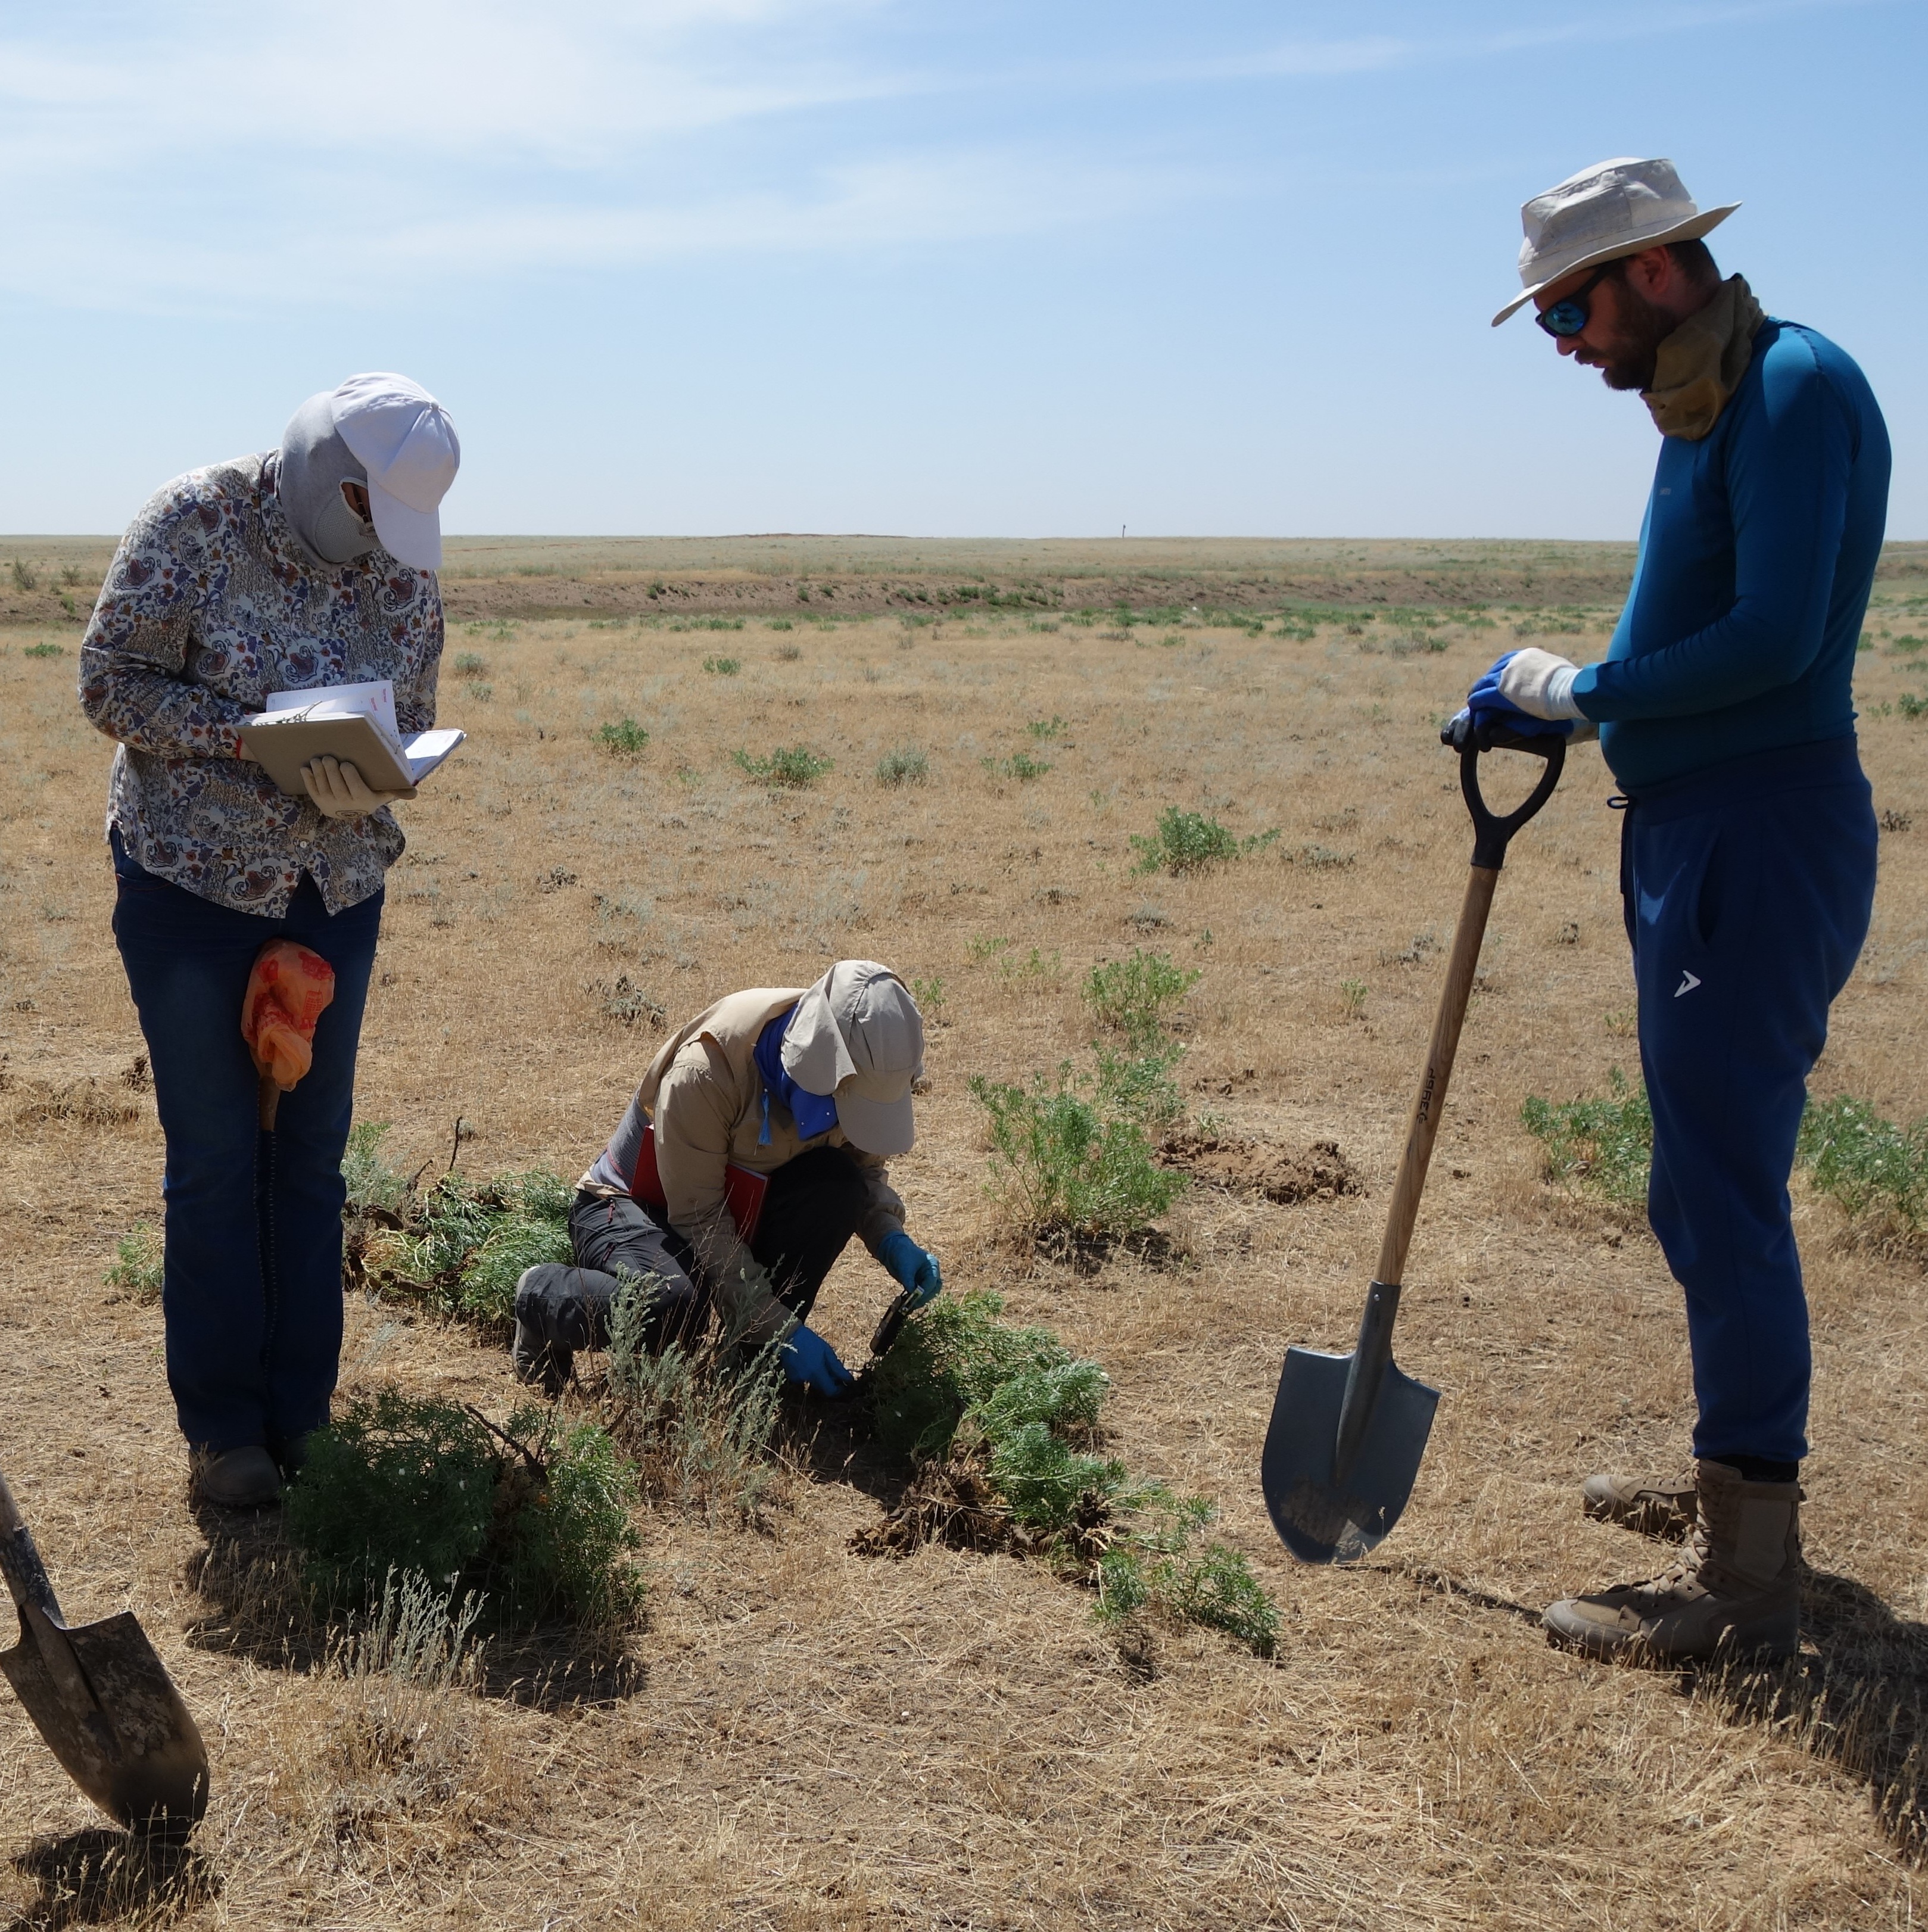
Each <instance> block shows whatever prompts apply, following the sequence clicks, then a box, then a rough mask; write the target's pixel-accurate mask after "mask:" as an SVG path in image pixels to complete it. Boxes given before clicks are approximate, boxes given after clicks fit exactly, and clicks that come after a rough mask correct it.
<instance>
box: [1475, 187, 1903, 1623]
mask: <svg viewBox="0 0 1928 1932" xmlns="http://www.w3.org/2000/svg"><path fill="white" fill-rule="evenodd" d="M1735 205H1737V204H1730V205H1727V206H1725V207H1721V208H1713V209H1711V210H1710V211H1707V212H1704V213H1703V212H1702V211H1701V210H1700V209H1698V208H1697V207H1696V206H1695V204H1694V202H1693V201H1692V199H1690V198H1689V196H1688V194H1687V192H1686V189H1685V188H1684V187H1683V186H1682V185H1681V183H1680V178H1679V176H1678V175H1677V174H1676V173H1675V172H1674V167H1673V164H1672V163H1671V162H1668V161H1664V160H1614V161H1604V162H1602V163H1599V165H1598V166H1594V167H1590V168H1588V169H1584V171H1583V172H1581V173H1579V174H1577V175H1573V176H1572V177H1571V178H1569V179H1568V180H1566V181H1562V182H1561V183H1560V185H1559V186H1558V187H1555V188H1552V189H1551V190H1548V192H1547V193H1545V194H1542V195H1539V196H1536V197H1535V198H1534V199H1533V200H1531V201H1530V202H1527V204H1526V206H1525V208H1524V210H1523V211H1522V212H1523V215H1524V225H1525V229H1526V241H1525V243H1524V246H1523V247H1522V248H1521V251H1520V279H1521V282H1522V283H1523V284H1524V287H1525V293H1524V294H1523V295H1521V296H1517V297H1515V299H1514V300H1512V302H1509V303H1508V304H1507V305H1506V307H1505V308H1503V309H1502V310H1501V311H1500V313H1499V314H1497V316H1495V317H1494V318H1493V320H1494V326H1495V327H1497V326H1498V325H1499V324H1500V323H1502V322H1503V321H1505V320H1506V318H1507V317H1509V315H1511V314H1512V313H1513V311H1515V309H1517V308H1521V307H1522V306H1523V305H1524V304H1526V303H1527V302H1532V303H1533V305H1534V306H1535V308H1536V309H1537V310H1538V311H1539V318H1538V319H1539V326H1540V327H1541V329H1542V330H1543V331H1544V332H1545V333H1546V334H1547V335H1549V336H1551V338H1553V340H1554V344H1555V346H1556V347H1557V348H1558V350H1559V351H1560V354H1561V355H1563V356H1572V358H1573V359H1574V360H1575V362H1578V363H1580V364H1581V365H1584V367H1586V368H1596V369H1598V370H1599V371H1600V373H1601V375H1602V378H1603V379H1604V380H1605V383H1606V384H1607V386H1608V388H1609V389H1633V390H1637V391H1638V392H1639V394H1640V397H1641V401H1644V403H1645V404H1646V405H1647V409H1648V410H1649V411H1650V413H1651V414H1652V416H1653V421H1654V424H1655V426H1656V428H1658V429H1659V431H1660V433H1661V444H1660V460H1659V469H1658V471H1657V472H1656V475H1655V478H1654V481H1653V493H1652V494H1651V496H1650V497H1649V498H1648V500H1647V515H1646V519H1645V520H1644V523H1643V524H1642V526H1641V536H1640V557H1639V562H1638V566H1637V567H1636V568H1635V572H1634V578H1633V585H1632V589H1631V591H1630V592H1629V594H1628V597H1627V601H1626V608H1625V609H1624V610H1623V611H1622V612H1621V613H1620V622H1619V624H1618V625H1617V627H1616V628H1615V630H1614V637H1613V642H1612V643H1611V646H1609V647H1608V652H1607V655H1606V657H1605V660H1604V661H1602V662H1600V663H1598V664H1588V665H1587V666H1585V667H1584V668H1582V667H1581V666H1578V665H1576V664H1570V663H1569V662H1568V661H1566V659H1565V658H1560V657H1556V656H1554V655H1553V654H1552V653H1551V652H1547V651H1542V650H1533V649H1529V650H1521V651H1513V652H1509V653H1507V655H1506V656H1504V657H1503V658H1500V660H1499V661H1497V663H1496V664H1494V665H1493V666H1492V667H1491V669H1490V670H1488V671H1487V672H1486V673H1485V675H1484V676H1482V678H1481V679H1479V682H1477V683H1476V685H1474V686H1473V691H1472V694H1471V695H1470V698H1469V700H1468V702H1469V703H1470V707H1471V709H1472V710H1473V714H1474V716H1475V718H1476V721H1477V720H1479V719H1482V718H1501V719H1504V720H1505V721H1507V722H1508V723H1509V724H1512V726H1513V727H1514V728H1515V729H1519V728H1522V727H1524V728H1527V729H1533V728H1538V729H1542V730H1547V729H1552V730H1563V731H1567V732H1572V731H1573V730H1575V724H1576V722H1577V723H1579V724H1582V725H1583V726H1584V728H1585V729H1586V730H1588V731H1590V730H1592V728H1593V727H1594V726H1595V725H1597V726H1598V727H1599V738H1600V748H1601V750H1602V752H1603V753H1604V754H1605V757H1606V760H1607V763H1608V766H1610V767H1611V769H1612V772H1613V774H1614V777H1615V778H1617V780H1618V781H1620V786H1621V787H1622V789H1623V791H1624V792H1625V793H1626V798H1625V801H1624V802H1625V807H1626V816H1625V817H1624V819H1623V820H1622V823H1621V838H1620V853H1621V859H1620V889H1621V892H1622V895H1623V902H1624V907H1625V912H1626V927H1627V933H1628V936H1629V938H1630V940H1631V941H1632V946H1633V961H1634V977H1635V983H1636V985H1637V987H1638V992H1639V998H1640V1055H1641V1066H1642V1067H1643V1069H1644V1072H1645V1074H1646V1078H1647V1094H1648V1097H1649V1099H1650V1101H1651V1103H1652V1105H1653V1177H1652V1180H1651V1182H1650V1187H1649V1190H1648V1196H1647V1212H1648V1216H1649V1218H1650V1220H1651V1222H1652V1223H1653V1232H1654V1233H1655V1234H1656V1236H1658V1238H1659V1241H1660V1245H1661V1247H1662V1250H1663V1251H1664V1252H1665V1255H1666V1256H1667V1262H1668V1267H1669V1268H1671V1270H1672V1271H1673V1274H1674V1279H1675V1280H1677V1281H1678V1282H1679V1283H1680V1286H1681V1287H1682V1288H1683V1290H1684V1291H1685V1292H1686V1305H1687V1330H1688V1336H1689V1342H1690V1344H1691V1346H1692V1353H1693V1368H1694V1393H1695V1400H1696V1402H1697V1403H1698V1410H1699V1415H1698V1421H1697V1423H1696V1424H1695V1430H1694V1437H1693V1454H1694V1456H1695V1459H1696V1460H1695V1465H1694V1467H1693V1469H1692V1471H1691V1472H1689V1473H1688V1474H1687V1475H1685V1476H1683V1477H1682V1478H1678V1479H1677V1480H1675V1481H1672V1482H1664V1481H1650V1480H1648V1479H1646V1478H1638V1477H1626V1476H1610V1475H1596V1476H1593V1477H1590V1478H1588V1479H1587V1484H1586V1486H1585V1491H1584V1496H1585V1502H1586V1507H1587V1511H1588V1513H1589V1514H1592V1515H1593V1516H1596V1517H1604V1518H1606V1519H1608V1520H1612V1521H1616V1522H1620V1523H1625V1524H1626V1525H1627V1526H1629V1527H1631V1528H1635V1529H1643V1530H1646V1531H1648V1532H1658V1533H1660V1534H1663V1535H1664V1534H1668V1533H1670V1532H1671V1533H1672V1534H1674V1535H1679V1534H1681V1533H1683V1532H1684V1533H1685V1534H1686V1538H1687V1541H1686V1548H1685V1550H1684V1551H1683V1553H1682V1555H1681V1556H1680V1559H1679V1560H1678V1561H1677V1562H1675V1563H1674V1565H1672V1566H1671V1568H1668V1569H1667V1570H1665V1571H1663V1572H1662V1574H1660V1575H1659V1576H1657V1577H1653V1578H1652V1579H1651V1580H1648V1581H1646V1582H1644V1583H1629V1584H1623V1585H1620V1586H1617V1587H1616V1588H1614V1589H1609V1590H1604V1591H1602V1592H1599V1593H1598V1594H1597V1595H1591V1596H1584V1597H1574V1598H1567V1599H1566V1600H1564V1601H1561V1602H1559V1603H1557V1604H1554V1605H1553V1606H1552V1607H1551V1608H1550V1609H1549V1610H1548V1611H1547V1613H1546V1619H1545V1621H1546V1625H1547V1628H1548V1630H1549V1631H1551V1633H1552V1634H1553V1636H1554V1638H1555V1639H1556V1640H1557V1641H1559V1642H1561V1643H1566V1644H1569V1645H1571V1646H1574V1647H1575V1648H1577V1649H1581V1650H1582V1651H1584V1652H1587V1654H1589V1655H1593V1656H1597V1657H1612V1656H1615V1655H1621V1654H1626V1653H1631V1654H1634V1655H1639V1656H1641V1657H1644V1658H1649V1659H1652V1660H1653V1661H1674V1660H1677V1659H1682V1658H1703V1657H1708V1656H1711V1655H1714V1654H1715V1653H1716V1652H1720V1653H1721V1654H1722V1655H1736V1656H1738V1655H1753V1656H1759V1657H1769V1658H1772V1657H1785V1656H1787V1655H1790V1654H1791V1653H1792V1652H1793V1651H1794V1649H1795V1647H1796V1645H1797V1641H1798V1639H1799V1635H1800V1567H1801V1565H1800V1494H1801V1493H1800V1484H1799V1481H1798V1478H1799V1474H1800V1460H1801V1458H1802V1457H1803V1456H1804V1455H1805V1454H1806V1453H1807V1438H1806V1433H1805V1427H1806V1420H1807V1403H1808V1385H1809V1373H1810V1366H1811V1361H1810V1356H1809V1347H1808V1328H1807V1302H1806V1295H1805V1294H1804V1292H1803V1288H1802V1284H1801V1272H1800V1256H1799V1255H1798V1254H1797V1252H1796V1250H1795V1247H1794V1232H1793V1229H1792V1227H1791V1224H1790V1221H1789V1216H1788V1191H1787V1184H1788V1173H1789V1172H1790V1170H1791V1168H1792V1166H1793V1163H1794V1138H1795V1135H1796V1133H1797V1130H1798V1128H1799V1127H1800V1118H1801V1112H1802V1109H1803V1107H1804V1106H1806V1097H1807V1088H1806V1079H1807V1075H1808V1072H1809V1069H1810V1068H1811V1067H1812V1066H1813V1064H1814V1063H1815V1059H1816V1058H1818V1055H1819V1054H1820V1052H1821V1048H1822V1046H1823V1045H1824V1043H1825V1042H1826V1040H1827V1011H1828V1007H1829V1006H1830V1003H1831V1002H1832V1001H1833V998H1834V997H1835V995H1836V994H1837V993H1839V992H1840V990H1841V989H1842V986H1843V985H1845V983H1846V981H1847V978H1848V974H1849V972H1850V971H1851V970H1852V968H1853V966H1854V961H1855V959H1856V956H1857V955H1858V953H1860V948H1861V942H1862V941H1863V938H1865V937H1866V933H1867V929H1868V918H1869V910H1870V909H1871V907H1872V903H1873V898H1874V889H1875V818H1874V811H1873V807H1872V802H1871V799H1870V794H1869V787H1868V781H1867V780H1866V778H1864V777H1863V775H1862V773H1861V767H1860V760H1859V758H1858V757H1857V754H1856V750H1855V742H1854V706H1853V703H1852V701H1851V689H1850V687H1851V682H1852V677H1853V671H1854V651H1855V646H1856V644H1857V640H1858V639H1859V637H1860V628H1861V620H1862V618H1863V615H1864V614H1865V613H1866V609H1867V603H1868V593H1869V589H1870V587H1871V586H1872V583H1873V581H1874V574H1875V562H1876V561H1877V559H1878V557H1879V555H1880V552H1881V532H1882V526H1883V524H1884V520H1885V518H1886V515H1887V486H1888V440H1887V430H1886V428H1885V427H1884V425H1883V423H1882V422H1881V411H1880V410H1879V409H1878V407H1876V406H1875V399H1874V396H1873V395H1872V392H1870V391H1869V387H1868V384H1867V381H1866V378H1865V377H1863V375H1862V374H1861V372H1860V369H1859V368H1857V367H1856V366H1855V365H1854V362H1852V361H1851V359H1849V358H1848V356H1845V354H1843V353H1842V351H1841V350H1839V349H1838V348H1836V347H1835V345H1834V344H1833V343H1832V342H1830V341H1828V340H1827V338H1826V337H1824V336H1823V335H1818V334H1817V333H1816V332H1815V331H1814V330H1812V329H1807V328H1804V327H1803V326H1800V324H1798V323H1791V322H1783V321H1780V320H1776V319H1775V318H1773V317H1770V316H1767V315H1766V314H1764V313H1763V312H1762V311H1761V305H1760V304H1759V303H1758V302H1756V301H1755V299H1754V296H1753V293H1752V291H1751V290H1749V287H1748V286H1747V284H1746V282H1744V281H1742V279H1741V278H1740V277H1739V276H1738V275H1734V276H1730V277H1729V278H1728V279H1727V280H1725V281H1722V279H1721V277H1720V274H1719V270H1718V269H1716V267H1715V266H1714V263H1713V257H1712V256H1711V255H1710V254H1709V253H1708V251H1707V245H1706V244H1705V242H1704V241H1703V240H1702V239H1701V237H1702V236H1705V235H1706V234H1707V233H1708V232H1709V231H1710V229H1713V227H1715V226H1716V225H1717V224H1718V223H1720V222H1722V221H1723V220H1725V219H1726V218H1727V217H1728V215H1729V214H1732V213H1733V211H1734V206H1735ZM1614 802H1616V803H1619V802H1621V801H1619V800H1615V801H1614Z"/></svg>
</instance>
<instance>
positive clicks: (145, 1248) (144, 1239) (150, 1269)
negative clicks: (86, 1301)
mask: <svg viewBox="0 0 1928 1932" xmlns="http://www.w3.org/2000/svg"><path fill="white" fill-rule="evenodd" d="M163 1253H164V1244H163V1241H162V1238H161V1230H160V1229H158V1228H157V1227H155V1226H154V1225H153V1223H152V1222H149V1221H137V1222H136V1223H134V1226H133V1227H132V1228H131V1229H129V1231H128V1232H127V1233H126V1234H125V1235H122V1237H121V1238H120V1239H119V1241H116V1243H115V1244H114V1260H113V1265H112V1266H111V1267H110V1268H109V1269H108V1270H107V1273H106V1274H104V1275H103V1276H102V1277H101V1280H102V1281H104V1283H106V1284H107V1286H108V1287H110V1288H117V1289H119V1290H120V1292H122V1294H123V1295H125V1296H126V1297H127V1298H128V1300H129V1301H140V1302H155V1301H159V1300H160V1299H161V1279H162V1256H163Z"/></svg>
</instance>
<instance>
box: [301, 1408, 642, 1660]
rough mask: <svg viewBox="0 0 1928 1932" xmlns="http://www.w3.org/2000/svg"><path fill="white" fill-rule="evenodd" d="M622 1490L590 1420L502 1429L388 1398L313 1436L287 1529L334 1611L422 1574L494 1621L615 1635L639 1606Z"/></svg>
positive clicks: (541, 1418)
mask: <svg viewBox="0 0 1928 1932" xmlns="http://www.w3.org/2000/svg"><path fill="white" fill-rule="evenodd" d="M505 1438H506V1439H505ZM632 1481H633V1472H632V1471H631V1469H629V1465H628V1464H627V1463H625V1462H624V1461H623V1460H622V1458H621V1457H620V1456H619V1455H618V1454H617V1451H616V1448H615V1446H614V1444H613V1443H612V1442H611V1440H610V1439H609V1437H608V1435H607V1433H605V1431H604V1430H602V1429H601V1428H600V1427H598V1426H597V1425H596V1424H594V1423H591V1422H581V1423H578V1424H575V1425H574V1426H573V1427H569V1428H560V1427H557V1425H556V1424H555V1423H554V1420H553V1418H550V1417H549V1416H548V1415H547V1414H546V1412H544V1411H542V1410H541V1409H534V1408H530V1409H522V1410H520V1411H518V1412H517V1413H516V1414H515V1415H513V1416H512V1417H511V1418H509V1424H508V1426H507V1427H506V1430H503V1431H501V1432H500V1433H497V1432H494V1431H492V1430H491V1429H490V1428H488V1427H486V1426H485V1424H483V1423H482V1421H481V1420H480V1419H479V1418H478V1417H477V1416H476V1415H473V1413H471V1412H470V1411H468V1410H467V1409H462V1408H460V1407H458V1406H456V1405H455V1403H448V1402H443V1401H440V1400H437V1399H435V1398H434V1397H417V1396H408V1395H404V1394H403V1393H402V1392H401V1391H400V1390H398V1389H395V1388H384V1389H382V1390H380V1391H377V1392H376V1393H375V1394H374V1395H373V1396H368V1397H358V1398H357V1399H356V1400H354V1401H353V1402H352V1403H350V1404H349V1406H348V1407H347V1409H346V1410H345V1411H344V1413H343V1414H342V1415H340V1416H338V1418H336V1419H335V1421H333V1422H332V1423H331V1424H329V1426H328V1427H326V1428H323V1429H320V1430H316V1431H315V1433H314V1434H313V1435H312V1436H311V1437H310V1438H309V1439H308V1454H307V1458H306V1460H305V1462H304V1463H303V1465H302V1468H301V1469H300V1471H299V1472H298V1473H297V1474H296V1475H295V1476H294V1477H293V1478H292V1479H291V1480H290V1482H289V1484H288V1486H287V1490H286V1491H285V1493H284V1494H285V1501H284V1522H285V1523H286V1525H287V1532H288V1536H289V1538H290V1541H292V1542H293V1544H295V1546H296V1547H297V1548H298V1549H299V1550H301V1552H302V1556H303V1560H304V1565H305V1568H306V1571H307V1573H308V1578H309V1580H310V1582H311V1583H312V1584H313V1585H314V1587H315V1588H316V1589H317V1591H319V1592H320V1594H321V1595H322V1596H323V1598H324V1599H325V1600H326V1601H327V1602H328V1603H329V1604H332V1605H336V1606H340V1605H352V1604H369V1603H372V1602H373V1601H374V1600H375V1597H376V1592H377V1591H378V1590H379V1591H381V1592H383V1594H385V1595H386V1593H387V1592H388V1591H389V1589H391V1588H392V1587H394V1586H393V1583H392V1580H393V1579H395V1578H397V1577H400V1578H402V1579H407V1578H410V1577H421V1578H424V1579H425V1580H427V1582H428V1585H429V1586H431V1588H433V1589H437V1590H440V1591H441V1592H444V1593H445V1594H446V1600H447V1601H451V1602H452V1600H453V1592H454V1591H455V1589H456V1588H457V1587H458V1586H460V1587H463V1588H465V1589H473V1590H474V1591H475V1592H476V1593H477V1595H478V1596H479V1597H485V1598H486V1601H487V1603H488V1606H489V1607H490V1611H491V1616H492V1617H493V1619H494V1620H495V1621H497V1622H512V1623H515V1624H518V1625H521V1626H524V1627H525V1628H526V1627H528V1626H530V1625H534V1624H536V1623H537V1622H540V1621H542V1619H545V1618H546V1617H551V1616H569V1617H572V1618H573V1619H575V1620H577V1621H578V1622H582V1623H585V1624H590V1625H616V1624H620V1623H621V1622H623V1621H624V1620H625V1619H627V1618H628V1617H629V1616H632V1615H633V1614H634V1613H635V1610H636V1609H637V1608H638V1607H639V1605H640V1604H641V1598H642V1585H641V1579H640V1577H638V1575H637V1574H636V1572H635V1566H634V1565H633V1564H632V1562H630V1560H629V1552H630V1551H631V1550H633V1549H635V1547H636V1546H637V1538H636V1535H635V1532H634V1530H633V1529H632V1528H631V1527H630V1524H629V1514H628V1509H627V1496H628V1493H629V1490H630V1487H631V1485H632ZM470 1622H473V1619H470Z"/></svg>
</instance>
